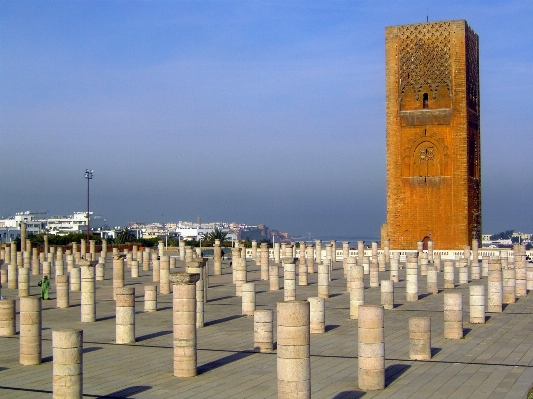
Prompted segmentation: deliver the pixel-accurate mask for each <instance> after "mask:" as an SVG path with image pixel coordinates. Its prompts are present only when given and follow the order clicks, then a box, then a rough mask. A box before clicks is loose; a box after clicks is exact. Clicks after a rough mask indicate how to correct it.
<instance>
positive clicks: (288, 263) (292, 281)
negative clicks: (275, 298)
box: [282, 258, 296, 301]
mask: <svg viewBox="0 0 533 399" xmlns="http://www.w3.org/2000/svg"><path fill="white" fill-rule="evenodd" d="M282 262H283V297H284V300H285V301H294V300H296V265H295V263H294V258H283V259H282Z"/></svg>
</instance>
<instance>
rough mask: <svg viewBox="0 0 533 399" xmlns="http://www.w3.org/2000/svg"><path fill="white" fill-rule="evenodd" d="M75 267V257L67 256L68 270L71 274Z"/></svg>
mask: <svg viewBox="0 0 533 399" xmlns="http://www.w3.org/2000/svg"><path fill="white" fill-rule="evenodd" d="M73 267H74V255H67V270H68V272H69V273H70V271H71V270H72V268H73Z"/></svg>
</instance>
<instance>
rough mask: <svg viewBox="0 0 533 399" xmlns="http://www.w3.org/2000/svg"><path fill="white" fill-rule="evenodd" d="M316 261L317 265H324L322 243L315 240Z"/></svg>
mask: <svg viewBox="0 0 533 399" xmlns="http://www.w3.org/2000/svg"><path fill="white" fill-rule="evenodd" d="M315 260H316V263H317V264H320V263H322V241H320V240H315Z"/></svg>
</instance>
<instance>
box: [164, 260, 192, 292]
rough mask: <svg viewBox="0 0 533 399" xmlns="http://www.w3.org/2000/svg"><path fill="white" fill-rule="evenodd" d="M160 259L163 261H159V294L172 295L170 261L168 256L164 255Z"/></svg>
mask: <svg viewBox="0 0 533 399" xmlns="http://www.w3.org/2000/svg"><path fill="white" fill-rule="evenodd" d="M160 258H161V259H160V261H159V292H160V293H161V294H170V280H169V276H170V261H169V259H168V255H163V256H161V257H160ZM185 258H187V256H185ZM191 260H192V259H191ZM186 262H187V261H186Z"/></svg>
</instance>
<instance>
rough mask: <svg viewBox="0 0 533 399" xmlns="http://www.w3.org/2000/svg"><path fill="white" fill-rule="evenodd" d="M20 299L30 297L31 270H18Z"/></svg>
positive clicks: (20, 268)
mask: <svg viewBox="0 0 533 399" xmlns="http://www.w3.org/2000/svg"><path fill="white" fill-rule="evenodd" d="M18 289H19V292H18V294H19V297H23V296H28V295H30V269H28V268H25V267H19V269H18Z"/></svg>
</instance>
